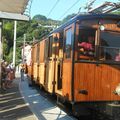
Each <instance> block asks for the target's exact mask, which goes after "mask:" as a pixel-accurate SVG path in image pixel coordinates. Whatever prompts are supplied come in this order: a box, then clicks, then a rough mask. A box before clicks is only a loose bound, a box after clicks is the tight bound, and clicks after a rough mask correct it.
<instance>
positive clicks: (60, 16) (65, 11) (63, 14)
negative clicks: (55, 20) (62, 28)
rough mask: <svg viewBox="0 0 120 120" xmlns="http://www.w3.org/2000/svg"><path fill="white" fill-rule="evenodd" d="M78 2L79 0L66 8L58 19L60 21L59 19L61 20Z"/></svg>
mask: <svg viewBox="0 0 120 120" xmlns="http://www.w3.org/2000/svg"><path fill="white" fill-rule="evenodd" d="M79 1H80V0H77V1H76V2H75V3H74V4H73V5H72V6H71V7H70V8H68V9H67V10H66V11H65V12H64V14H63V15H61V16H60V18H59V19H61V18H62V17H63V16H64V15H65V14H66V13H67V12H68V11H69V10H71V9H72V7H74V6H75V5H76V4H77V3H78V2H79Z"/></svg>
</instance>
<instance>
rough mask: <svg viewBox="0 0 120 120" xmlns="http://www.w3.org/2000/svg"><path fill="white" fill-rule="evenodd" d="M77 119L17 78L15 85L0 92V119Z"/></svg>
mask: <svg viewBox="0 0 120 120" xmlns="http://www.w3.org/2000/svg"><path fill="white" fill-rule="evenodd" d="M28 119H29V120H75V119H74V118H73V117H71V116H69V115H67V113H65V112H64V111H63V110H61V109H60V108H59V107H58V106H57V105H56V104H53V103H52V102H51V101H49V99H48V98H46V97H44V96H43V95H41V93H40V92H38V91H37V90H36V89H35V88H33V87H29V86H28V83H27V78H26V77H25V79H24V81H21V80H20V78H17V79H15V80H14V82H13V87H12V88H10V89H7V90H6V91H3V92H1V93H0V120H28Z"/></svg>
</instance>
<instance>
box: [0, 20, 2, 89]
mask: <svg viewBox="0 0 120 120" xmlns="http://www.w3.org/2000/svg"><path fill="white" fill-rule="evenodd" d="M2 51H3V50H2V21H0V89H1V87H2V81H1V62H2V59H3V52H2Z"/></svg>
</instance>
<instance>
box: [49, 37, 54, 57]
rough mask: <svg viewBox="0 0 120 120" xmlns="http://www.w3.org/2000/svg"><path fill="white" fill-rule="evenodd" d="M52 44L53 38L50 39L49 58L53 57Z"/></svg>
mask: <svg viewBox="0 0 120 120" xmlns="http://www.w3.org/2000/svg"><path fill="white" fill-rule="evenodd" d="M52 43H53V36H51V37H49V51H48V57H52Z"/></svg>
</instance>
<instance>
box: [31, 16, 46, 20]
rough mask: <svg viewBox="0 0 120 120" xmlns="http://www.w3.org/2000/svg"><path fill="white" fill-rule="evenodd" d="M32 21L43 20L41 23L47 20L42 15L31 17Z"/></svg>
mask: <svg viewBox="0 0 120 120" xmlns="http://www.w3.org/2000/svg"><path fill="white" fill-rule="evenodd" d="M33 20H36V21H40V20H43V21H47V18H46V17H45V16H43V15H35V16H34V17H33Z"/></svg>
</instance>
